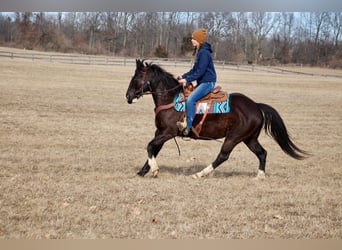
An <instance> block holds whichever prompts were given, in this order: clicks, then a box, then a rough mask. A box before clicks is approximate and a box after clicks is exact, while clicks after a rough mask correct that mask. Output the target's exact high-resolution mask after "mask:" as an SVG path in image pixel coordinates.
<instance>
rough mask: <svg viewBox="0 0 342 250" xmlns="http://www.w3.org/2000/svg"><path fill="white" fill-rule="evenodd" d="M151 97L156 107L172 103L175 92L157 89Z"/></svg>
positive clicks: (164, 88) (163, 88)
mask: <svg viewBox="0 0 342 250" xmlns="http://www.w3.org/2000/svg"><path fill="white" fill-rule="evenodd" d="M152 95H153V101H154V104H155V106H156V107H158V106H161V105H166V104H169V103H171V102H173V98H174V96H175V91H170V90H168V89H167V88H166V87H162V88H157V89H156V90H155V91H154V93H153V94H152Z"/></svg>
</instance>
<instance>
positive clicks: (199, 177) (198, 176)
mask: <svg viewBox="0 0 342 250" xmlns="http://www.w3.org/2000/svg"><path fill="white" fill-rule="evenodd" d="M191 177H192V179H194V180H198V179H201V178H202V177H203V176H200V175H199V174H198V173H196V174H193V175H191Z"/></svg>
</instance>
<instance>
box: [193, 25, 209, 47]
mask: <svg viewBox="0 0 342 250" xmlns="http://www.w3.org/2000/svg"><path fill="white" fill-rule="evenodd" d="M206 35H207V32H206V30H205V29H198V30H195V31H194V33H192V38H193V39H195V40H196V41H197V42H198V43H199V44H200V45H202V44H203V43H204V42H205V37H206Z"/></svg>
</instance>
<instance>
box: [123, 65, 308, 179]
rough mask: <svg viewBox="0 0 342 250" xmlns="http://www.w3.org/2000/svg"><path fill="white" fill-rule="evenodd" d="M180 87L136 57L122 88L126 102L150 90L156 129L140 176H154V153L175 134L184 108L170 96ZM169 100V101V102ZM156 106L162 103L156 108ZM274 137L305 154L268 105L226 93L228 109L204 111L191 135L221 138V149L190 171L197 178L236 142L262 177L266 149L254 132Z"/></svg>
mask: <svg viewBox="0 0 342 250" xmlns="http://www.w3.org/2000/svg"><path fill="white" fill-rule="evenodd" d="M180 91H183V87H182V86H181V85H179V83H178V81H177V80H176V79H175V78H174V77H173V75H171V74H170V73H168V72H166V71H165V70H163V69H162V68H161V67H159V66H158V65H156V64H152V63H146V62H144V60H136V70H135V73H134V75H133V77H132V79H131V81H130V83H129V86H128V90H127V92H126V98H127V102H128V103H130V104H131V103H132V102H133V100H134V99H138V98H139V97H141V96H143V95H145V94H152V96H153V101H154V103H155V110H157V109H159V110H161V111H160V112H157V113H156V116H155V125H156V128H157V130H156V132H155V136H154V138H153V139H152V140H151V141H150V142H149V143H148V145H147V154H148V159H147V161H146V162H145V164H144V166H143V167H142V168H141V170H140V171H139V172H138V175H140V176H144V175H145V174H146V173H148V171H149V170H150V169H151V171H152V174H153V176H157V175H158V173H159V168H158V165H157V162H156V157H157V155H158V153H159V151H160V150H161V148H162V147H163V145H164V143H165V142H166V141H168V140H170V139H172V138H174V137H176V136H178V133H179V131H178V127H177V125H176V123H177V122H178V121H181V120H182V119H183V118H184V112H178V111H176V110H175V109H173V108H172V106H173V105H172V102H173V99H174V96H175V95H176V94H177V93H178V92H180ZM170 104H171V105H170ZM160 107H164V108H162V109H160ZM202 118H203V115H196V117H195V120H194V123H193V125H194V127H195V126H196V124H198V123H199V122H201V120H202ZM263 127H264V128H265V131H266V133H267V134H268V135H270V136H271V137H273V138H274V140H275V141H276V142H277V143H278V144H279V146H280V147H281V149H282V150H283V151H284V152H285V153H286V154H288V155H289V156H291V157H293V158H295V159H298V160H300V159H303V158H304V157H305V155H306V154H307V153H306V152H305V151H303V150H301V149H300V148H298V147H297V146H296V145H295V144H294V143H293V142H292V140H291V139H290V137H289V134H288V132H287V129H286V127H285V124H284V122H283V120H282V118H281V117H280V115H279V113H278V112H277V111H276V110H275V109H274V108H272V107H271V106H269V105H267V104H263V103H255V102H254V101H252V100H251V99H250V98H248V97H246V96H245V95H242V94H239V93H233V94H231V95H230V112H229V113H225V114H208V115H207V116H206V117H205V120H204V122H203V124H202V128H201V131H200V134H199V135H198V136H199V137H195V138H194V139H208V138H211V139H219V138H225V139H224V142H223V145H222V147H221V151H220V153H219V154H218V156H217V157H216V159H215V161H213V162H212V163H211V164H210V165H209V166H208V167H206V168H204V169H203V170H202V171H200V172H198V173H196V174H194V175H193V177H194V178H201V177H204V176H206V175H208V174H210V173H211V172H212V171H213V170H214V169H215V168H217V167H218V166H219V165H220V164H221V163H223V162H224V161H226V160H227V159H228V157H229V155H230V153H231V152H232V150H233V148H234V147H235V146H236V145H237V144H238V143H240V142H244V143H245V144H246V145H247V147H248V148H249V149H250V150H251V151H252V152H253V153H254V154H255V155H256V156H257V157H258V159H259V171H258V177H261V178H264V176H265V164H266V155H267V152H266V150H265V149H264V148H263V147H262V146H261V145H260V143H259V141H258V136H259V134H260V131H261V130H262V128H263Z"/></svg>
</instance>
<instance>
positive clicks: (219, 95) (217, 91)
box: [183, 84, 227, 103]
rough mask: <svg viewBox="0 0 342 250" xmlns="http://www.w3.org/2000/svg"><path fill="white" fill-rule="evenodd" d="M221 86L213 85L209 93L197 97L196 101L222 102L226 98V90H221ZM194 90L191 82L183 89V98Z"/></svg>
mask: <svg viewBox="0 0 342 250" xmlns="http://www.w3.org/2000/svg"><path fill="white" fill-rule="evenodd" d="M221 89H222V88H221V86H217V87H215V88H214V89H213V90H212V91H211V92H210V93H208V94H207V95H205V96H204V97H202V98H201V99H199V100H198V101H197V102H207V103H208V102H212V101H216V102H224V101H226V100H227V92H225V91H222V90H221ZM193 90H194V87H193V85H192V84H190V85H188V86H187V87H186V88H184V90H183V94H184V98H185V99H186V98H187V97H188V96H189V95H190V94H191V92H192V91H193Z"/></svg>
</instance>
